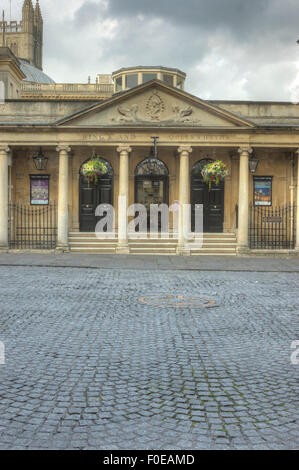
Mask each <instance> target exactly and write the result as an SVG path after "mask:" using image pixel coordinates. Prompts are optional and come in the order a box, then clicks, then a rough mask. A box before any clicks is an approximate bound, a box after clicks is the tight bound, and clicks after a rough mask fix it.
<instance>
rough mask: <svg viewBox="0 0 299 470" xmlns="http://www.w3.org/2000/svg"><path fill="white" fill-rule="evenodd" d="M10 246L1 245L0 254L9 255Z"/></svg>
mask: <svg viewBox="0 0 299 470" xmlns="http://www.w3.org/2000/svg"><path fill="white" fill-rule="evenodd" d="M8 252H9V246H8V245H0V253H8Z"/></svg>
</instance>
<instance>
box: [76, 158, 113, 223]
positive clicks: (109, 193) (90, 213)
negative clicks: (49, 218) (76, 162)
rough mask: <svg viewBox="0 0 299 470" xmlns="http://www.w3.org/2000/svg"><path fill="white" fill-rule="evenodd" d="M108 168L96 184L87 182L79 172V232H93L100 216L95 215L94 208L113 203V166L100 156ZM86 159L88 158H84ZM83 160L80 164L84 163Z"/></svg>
mask: <svg viewBox="0 0 299 470" xmlns="http://www.w3.org/2000/svg"><path fill="white" fill-rule="evenodd" d="M100 160H101V162H102V163H104V164H105V165H106V167H107V169H108V172H107V173H106V174H105V175H103V176H101V177H100V178H99V180H98V183H97V184H93V183H89V184H88V181H87V179H86V178H84V176H82V175H81V172H80V183H79V223H80V232H94V231H95V228H96V225H97V223H98V221H99V220H100V219H101V217H96V216H95V211H96V208H97V206H98V205H99V204H111V205H113V176H114V172H113V168H112V166H111V165H110V163H109V162H107V161H106V160H104V159H103V158H100ZM86 161H88V160H86ZM84 163H85V162H83V164H82V165H84Z"/></svg>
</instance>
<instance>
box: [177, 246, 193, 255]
mask: <svg viewBox="0 0 299 470" xmlns="http://www.w3.org/2000/svg"><path fill="white" fill-rule="evenodd" d="M176 253H177V255H179V256H190V255H191V250H190V248H189V247H187V246H185V245H178V247H177V250H176Z"/></svg>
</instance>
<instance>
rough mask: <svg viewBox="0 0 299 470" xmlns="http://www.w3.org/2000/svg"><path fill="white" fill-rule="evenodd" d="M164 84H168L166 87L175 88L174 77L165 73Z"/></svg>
mask: <svg viewBox="0 0 299 470" xmlns="http://www.w3.org/2000/svg"><path fill="white" fill-rule="evenodd" d="M163 82H164V83H166V85H169V86H173V75H170V74H169V73H164V74H163Z"/></svg>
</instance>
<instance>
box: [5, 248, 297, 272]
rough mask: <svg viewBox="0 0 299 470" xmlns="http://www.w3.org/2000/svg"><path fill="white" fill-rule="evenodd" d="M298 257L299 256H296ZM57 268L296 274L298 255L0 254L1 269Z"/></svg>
mask: <svg viewBox="0 0 299 470" xmlns="http://www.w3.org/2000/svg"><path fill="white" fill-rule="evenodd" d="M298 254H299V253H298ZM1 265H2V266H45V267H47V266H56V267H77V268H93V269H98V268H102V269H124V268H125V269H133V270H136V269H141V270H142V269H149V270H152V269H154V270H157V269H158V270H162V269H166V270H189V271H248V272H256V271H258V272H275V271H280V272H299V256H298V257H296V256H293V255H292V256H279V255H277V256H276V257H275V256H272V257H270V256H267V257H263V256H249V257H235V256H232V257H231V256H157V255H156V256H155V255H109V254H107V255H97V254H93V255H92V254H90V255H86V254H73V253H67V254H65V253H64V254H63V253H59V254H53V253H47V254H44V253H32V252H31V253H0V266H1Z"/></svg>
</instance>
